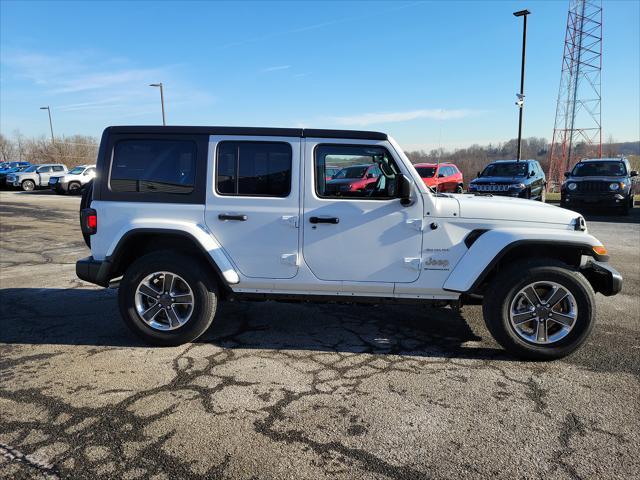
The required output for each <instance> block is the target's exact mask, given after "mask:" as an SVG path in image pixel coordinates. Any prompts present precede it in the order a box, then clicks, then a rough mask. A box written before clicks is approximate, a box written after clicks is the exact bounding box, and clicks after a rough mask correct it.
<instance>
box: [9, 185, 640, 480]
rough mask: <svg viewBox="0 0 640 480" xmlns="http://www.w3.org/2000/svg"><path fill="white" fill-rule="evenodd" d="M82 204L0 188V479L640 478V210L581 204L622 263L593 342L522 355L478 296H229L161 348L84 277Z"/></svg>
mask: <svg viewBox="0 0 640 480" xmlns="http://www.w3.org/2000/svg"><path fill="white" fill-rule="evenodd" d="M78 204H79V199H78V198H74V197H59V196H55V195H51V194H50V193H48V192H30V193H18V192H0V288H1V290H0V478H17V479H21V478H80V479H82V478H91V479H100V478H131V479H134V478H155V479H163V478H166V479H175V478H234V479H236V478H237V479H249V478H255V479H263V478H264V479H271V478H282V479H285V478H305V479H306V478H308V479H312V478H313V479H320V478H336V479H361V478H362V479H365V478H366V479H370V478H375V479H378V478H379V479H389V478H390V479H413V478H416V479H417V478H420V479H441V478H442V479H444V478H461V477H464V478H478V479H480V478H487V477H493V478H505V479H506V478H509V479H511V478H542V477H544V478H566V479H577V478H621V479H626V478H632V477H635V476H637V475H638V472H640V447H639V445H640V441H639V437H640V433H639V432H640V402H639V401H638V400H639V388H638V387H639V382H638V380H639V376H638V373H639V372H640V294H639V292H640V288H639V287H640V209H638V208H636V209H635V210H634V212H633V213H632V216H631V217H629V218H621V217H602V216H595V217H594V216H593V215H587V221H588V226H589V229H590V231H591V232H592V233H593V234H594V235H596V236H597V237H598V238H600V239H601V240H602V241H603V242H604V243H605V245H607V247H608V248H609V251H610V253H611V256H612V264H613V265H614V267H616V268H618V269H619V270H620V271H621V273H622V274H623V276H624V278H625V284H624V290H623V292H622V293H621V294H620V295H618V296H616V297H613V298H606V297H603V296H602V295H598V296H597V309H598V321H597V325H596V327H595V329H594V332H593V335H592V336H591V338H590V339H589V341H588V343H587V344H585V345H584V346H583V347H582V349H581V350H579V351H578V352H576V353H575V354H574V355H572V356H570V357H568V358H566V359H564V360H562V361H556V362H549V363H534V362H519V361H515V360H514V359H513V358H511V357H510V356H508V355H507V354H505V353H504V352H503V351H502V349H501V348H500V347H499V346H498V345H497V344H496V343H495V342H494V341H493V340H492V339H491V338H490V336H489V334H488V332H487V331H486V329H485V327H484V324H483V322H482V318H481V312H480V308H479V307H476V306H473V307H464V308H463V309H462V311H461V312H460V313H456V312H454V311H452V310H448V309H442V310H439V309H431V308H422V307H418V306H408V305H402V306H349V305H304V304H278V303H274V302H264V303H251V302H247V303H228V304H223V305H222V306H221V308H220V310H219V312H218V316H217V317H216V320H215V321H214V325H213V326H212V328H211V329H210V330H209V332H207V333H206V334H205V335H204V336H203V338H201V339H200V340H198V342H196V343H193V344H190V345H185V346H182V347H176V348H149V347H147V346H145V345H143V344H141V343H140V342H139V341H138V340H137V339H136V338H135V337H133V335H132V334H131V333H130V332H129V330H128V329H127V328H126V327H125V326H124V324H123V322H122V320H121V319H120V317H119V314H118V311H117V305H116V291H115V290H108V289H100V288H97V287H96V288H94V286H92V285H90V284H87V283H84V282H82V281H80V280H78V279H77V278H76V277H75V261H76V259H78V258H80V257H83V256H86V255H88V249H87V248H86V247H85V245H84V243H83V241H82V237H81V235H80V231H79V226H78V221H77V219H78Z"/></svg>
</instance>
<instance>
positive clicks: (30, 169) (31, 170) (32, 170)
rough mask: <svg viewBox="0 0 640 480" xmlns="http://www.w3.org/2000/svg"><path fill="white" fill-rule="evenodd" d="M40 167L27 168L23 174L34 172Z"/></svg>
mask: <svg viewBox="0 0 640 480" xmlns="http://www.w3.org/2000/svg"><path fill="white" fill-rule="evenodd" d="M39 166H40V165H31V166H30V167H29V168H27V169H26V170H25V172H35V171H36V170H37V169H38V167H39Z"/></svg>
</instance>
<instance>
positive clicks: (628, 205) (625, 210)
mask: <svg viewBox="0 0 640 480" xmlns="http://www.w3.org/2000/svg"><path fill="white" fill-rule="evenodd" d="M632 208H633V197H631V199H630V200H628V201H626V202H625V203H624V205H622V206H621V207H620V214H621V215H625V216H626V215H629V213H631V209H632Z"/></svg>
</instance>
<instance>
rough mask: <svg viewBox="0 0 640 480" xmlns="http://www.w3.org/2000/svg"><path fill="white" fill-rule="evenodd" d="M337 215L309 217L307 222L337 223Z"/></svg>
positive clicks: (338, 220)
mask: <svg viewBox="0 0 640 480" xmlns="http://www.w3.org/2000/svg"><path fill="white" fill-rule="evenodd" d="M339 222H340V219H339V218H338V217H309V223H333V224H336V223H339Z"/></svg>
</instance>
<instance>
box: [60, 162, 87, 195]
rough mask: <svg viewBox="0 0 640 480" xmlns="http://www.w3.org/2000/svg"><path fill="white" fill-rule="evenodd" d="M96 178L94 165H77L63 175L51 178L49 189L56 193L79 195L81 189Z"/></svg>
mask: <svg viewBox="0 0 640 480" xmlns="http://www.w3.org/2000/svg"><path fill="white" fill-rule="evenodd" d="M95 176H96V166H95V165H78V166H77V167H73V168H72V169H71V170H69V171H68V172H67V173H65V174H64V175H59V176H58V175H56V176H51V177H50V178H49V188H51V190H53V191H54V192H56V193H60V194H64V193H70V194H74V193H80V191H81V190H82V188H83V187H84V186H85V185H86V184H87V183H89V182H90V181H91V180H93V179H94V178H95Z"/></svg>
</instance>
